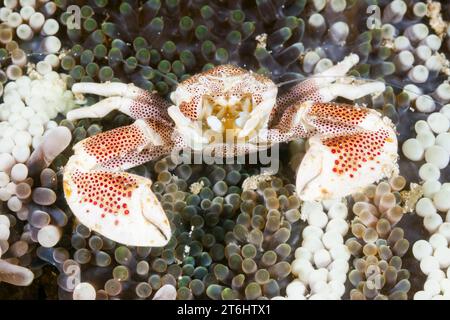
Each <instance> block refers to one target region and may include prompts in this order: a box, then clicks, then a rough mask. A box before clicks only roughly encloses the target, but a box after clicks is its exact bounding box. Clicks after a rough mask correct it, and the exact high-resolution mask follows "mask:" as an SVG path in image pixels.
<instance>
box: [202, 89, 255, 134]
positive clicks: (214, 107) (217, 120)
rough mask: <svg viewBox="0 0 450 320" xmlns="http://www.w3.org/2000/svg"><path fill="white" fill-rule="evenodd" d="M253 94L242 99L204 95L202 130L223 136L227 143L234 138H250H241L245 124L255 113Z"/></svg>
mask: <svg viewBox="0 0 450 320" xmlns="http://www.w3.org/2000/svg"><path fill="white" fill-rule="evenodd" d="M253 107H254V106H253V101H252V96H251V94H246V95H243V96H242V97H239V98H238V97H235V96H220V97H212V96H211V95H204V96H203V101H202V110H203V112H202V115H201V119H200V120H201V122H202V129H203V130H205V131H208V130H212V131H213V132H214V133H216V134H221V135H222V137H223V138H224V139H227V141H228V140H229V139H230V138H232V139H233V140H235V139H236V138H248V135H245V137H242V136H241V133H242V130H243V128H244V127H245V124H246V123H247V122H248V120H249V119H250V113H251V112H252V111H253Z"/></svg>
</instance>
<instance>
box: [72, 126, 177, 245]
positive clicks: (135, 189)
mask: <svg viewBox="0 0 450 320" xmlns="http://www.w3.org/2000/svg"><path fill="white" fill-rule="evenodd" d="M170 129H171V127H165V126H163V124H161V123H156V122H153V121H151V120H145V121H144V120H137V121H136V122H135V123H134V124H132V125H129V126H126V127H120V128H116V129H114V130H110V131H106V132H103V133H100V134H98V135H95V136H92V137H89V138H87V139H85V140H82V141H80V142H79V143H77V144H76V145H75V146H74V155H73V156H71V157H70V159H69V161H68V162H67V164H66V166H65V168H64V181H63V183H64V193H65V196H66V199H67V202H68V204H69V206H70V208H71V209H72V211H73V213H74V215H75V216H76V217H77V218H78V219H79V220H80V222H81V223H83V224H84V225H86V226H87V227H88V228H90V229H92V230H94V231H97V232H98V233H100V234H102V235H103V236H105V237H107V238H109V239H112V240H114V241H116V242H119V243H122V244H126V245H131V246H143V247H156V246H158V247H159V246H164V245H165V244H166V243H167V242H168V241H169V239H170V236H171V231H170V223H169V221H168V219H167V217H166V214H165V213H164V211H163V208H162V207H161V204H160V203H159V200H158V199H157V197H156V196H155V194H154V193H153V192H152V190H151V185H152V182H151V180H150V179H148V178H145V177H141V176H138V175H134V174H130V173H127V172H125V171H123V170H126V169H129V168H132V167H134V166H137V165H139V164H142V163H145V162H147V161H150V160H152V159H154V158H157V157H159V156H161V155H163V154H166V153H167V152H168V151H169V150H170V143H169V142H168V141H167V139H168V137H167V135H168V132H170Z"/></svg>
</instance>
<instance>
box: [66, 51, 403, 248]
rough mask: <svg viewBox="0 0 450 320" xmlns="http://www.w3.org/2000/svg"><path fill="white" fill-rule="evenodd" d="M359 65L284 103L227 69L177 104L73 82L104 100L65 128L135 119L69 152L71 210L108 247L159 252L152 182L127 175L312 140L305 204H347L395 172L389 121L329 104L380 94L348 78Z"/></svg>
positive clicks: (309, 85)
mask: <svg viewBox="0 0 450 320" xmlns="http://www.w3.org/2000/svg"><path fill="white" fill-rule="evenodd" d="M357 63H358V56H357V55H355V54H351V55H349V56H347V57H346V58H345V59H344V60H343V61H341V62H340V63H338V64H337V65H335V66H333V67H331V68H330V69H328V70H326V71H324V72H322V73H321V74H319V75H317V76H315V77H312V78H309V79H307V80H305V81H303V82H301V83H298V84H296V85H295V86H293V87H292V88H291V89H290V90H289V91H288V92H287V93H285V94H283V95H281V96H277V93H278V87H277V85H276V84H275V83H274V82H272V80H270V79H269V78H267V77H265V76H262V75H259V74H256V73H253V72H250V71H247V70H244V69H242V68H239V67H236V66H232V65H221V66H218V67H215V68H213V69H210V70H208V71H206V72H203V73H199V74H196V75H194V76H192V77H191V78H189V79H187V80H185V81H183V82H181V83H180V84H179V85H178V86H177V88H176V90H175V91H174V92H172V94H171V96H170V98H171V100H172V102H173V104H171V103H169V102H168V101H166V100H164V99H163V98H162V97H160V96H158V95H157V94H154V93H150V92H148V91H145V90H143V89H140V88H138V87H136V86H134V85H132V84H123V83H101V84H98V83H77V84H74V85H73V88H72V91H73V92H74V93H88V94H97V95H101V96H106V97H107V98H105V99H104V100H101V101H100V102H98V103H96V104H94V105H92V106H90V107H83V108H79V109H75V110H72V111H70V112H69V113H68V115H67V118H68V119H69V120H72V121H74V120H77V119H81V118H99V117H103V116H105V115H106V114H108V113H109V112H111V111H112V110H119V111H120V112H123V113H125V114H127V115H128V116H130V117H132V118H134V119H135V120H136V121H135V122H134V123H133V124H132V125H129V126H125V127H119V128H116V129H113V130H110V131H106V132H103V133H100V134H98V135H95V136H92V137H89V138H87V139H85V140H83V141H81V142H79V143H77V144H76V145H75V146H74V155H73V156H71V157H70V159H69V161H68V163H67V165H66V166H65V168H64V192H65V196H66V199H67V201H68V204H69V206H70V208H71V209H72V211H73V212H74V214H75V215H76V217H77V218H78V219H79V220H80V221H81V223H83V224H85V225H86V226H87V227H89V228H91V229H93V230H94V231H97V232H99V233H100V234H102V235H104V236H106V237H108V238H110V239H112V240H114V241H117V242H119V243H123V244H126V245H132V246H164V245H165V244H166V243H167V242H168V241H169V239H170V237H171V228H170V223H169V221H168V219H167V217H166V215H165V213H164V211H163V209H162V207H161V205H160V203H159V201H158V199H157V198H156V196H155V195H154V194H153V192H152V190H151V188H150V186H151V184H152V182H151V180H150V179H147V178H144V177H141V176H137V175H133V174H130V173H127V172H125V171H124V170H126V169H129V168H132V167H134V166H137V165H140V164H142V163H145V162H148V161H150V160H153V159H155V158H158V157H160V156H163V155H166V154H168V153H170V152H172V151H173V150H179V149H183V148H186V147H190V148H191V149H193V150H194V151H203V150H205V149H208V148H209V150H210V151H211V152H213V153H214V154H215V155H216V156H217V155H218V156H223V157H229V156H235V155H241V154H246V153H251V152H254V151H255V150H258V149H260V148H268V146H270V145H273V144H276V143H283V142H288V141H290V140H294V139H299V138H308V139H309V149H308V150H307V152H306V155H305V156H304V158H303V160H302V162H301V164H300V166H299V168H298V173H297V181H296V188H297V193H298V195H299V197H300V198H301V199H302V200H324V199H331V198H340V197H344V196H346V195H349V194H351V193H353V192H355V191H357V190H359V189H361V188H363V187H365V186H366V185H368V184H371V183H373V182H375V181H378V180H380V179H382V178H385V177H389V176H390V175H392V174H393V173H395V171H396V170H397V169H396V168H397V164H396V163H397V139H396V132H395V128H394V126H393V125H392V123H391V122H390V121H389V119H387V118H386V117H383V116H382V115H381V114H379V113H378V112H377V111H375V110H372V109H368V108H365V107H361V106H355V105H350V104H337V103H332V102H331V101H332V100H334V99H335V98H336V97H338V96H340V97H343V98H345V99H348V100H355V99H358V98H360V97H363V96H366V95H369V94H375V93H380V92H383V91H384V89H385V86H384V84H383V83H382V82H363V83H358V82H355V81H353V82H352V81H348V80H349V79H350V80H351V78H349V77H344V76H345V75H346V74H347V72H348V71H349V70H350V69H351V68H352V67H353V66H354V65H355V64H357ZM342 79H346V81H342ZM225 133H226V134H225Z"/></svg>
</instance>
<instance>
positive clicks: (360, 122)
mask: <svg viewBox="0 0 450 320" xmlns="http://www.w3.org/2000/svg"><path fill="white" fill-rule="evenodd" d="M324 106H325V105H322V106H321V107H324ZM326 107H327V108H330V109H328V110H326V111H325V110H318V109H319V106H317V105H316V106H314V107H313V108H312V109H310V112H309V114H308V123H309V124H314V126H315V127H316V130H318V133H317V134H315V135H314V136H312V137H311V138H310V139H309V145H310V147H309V149H308V151H307V152H306V155H305V156H304V158H303V160H302V162H301V164H300V167H299V169H298V172H297V181H296V187H297V192H298V194H299V197H300V198H301V199H302V200H305V201H307V200H325V199H335V198H341V197H344V196H347V195H349V194H352V193H354V192H357V191H360V190H361V189H362V188H364V187H366V186H367V185H369V184H371V183H374V182H377V181H379V180H380V179H383V178H385V177H389V176H391V175H392V174H393V173H395V172H396V171H397V158H398V155H397V138H396V133H395V130H394V128H393V126H392V123H391V121H390V120H389V119H387V118H383V117H382V116H381V115H379V114H378V113H377V112H375V111H373V110H369V109H362V108H354V107H351V106H345V105H336V104H327V105H326ZM327 113H328V114H329V115H331V114H332V113H336V114H335V116H334V118H332V117H327ZM319 114H320V116H315V115H319ZM352 122H353V126H352V125H351V123H352Z"/></svg>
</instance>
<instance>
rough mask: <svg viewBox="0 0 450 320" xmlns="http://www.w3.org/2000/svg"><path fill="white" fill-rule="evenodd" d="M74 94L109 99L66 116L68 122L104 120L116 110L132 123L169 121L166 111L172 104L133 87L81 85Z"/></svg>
mask: <svg viewBox="0 0 450 320" xmlns="http://www.w3.org/2000/svg"><path fill="white" fill-rule="evenodd" d="M72 92H73V93H75V94H78V93H89V94H96V95H101V96H106V97H108V98H106V99H103V100H101V101H100V102H98V103H96V104H94V105H92V106H89V107H83V108H79V109H75V110H71V111H69V112H68V113H67V119H69V120H71V121H74V120H78V119H82V118H101V117H104V116H105V115H107V114H108V113H110V112H111V111H113V110H118V111H120V112H123V113H125V114H127V115H128V116H130V117H132V118H133V119H146V118H158V119H165V120H167V121H170V119H169V115H168V113H167V108H168V107H169V106H170V104H169V103H168V102H167V101H166V100H164V99H163V98H161V97H160V96H158V95H157V94H154V93H150V92H148V91H146V90H144V89H141V88H138V87H136V86H135V85H133V84H124V83H115V82H107V83H89V82H81V83H76V84H74V85H73V86H72Z"/></svg>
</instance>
